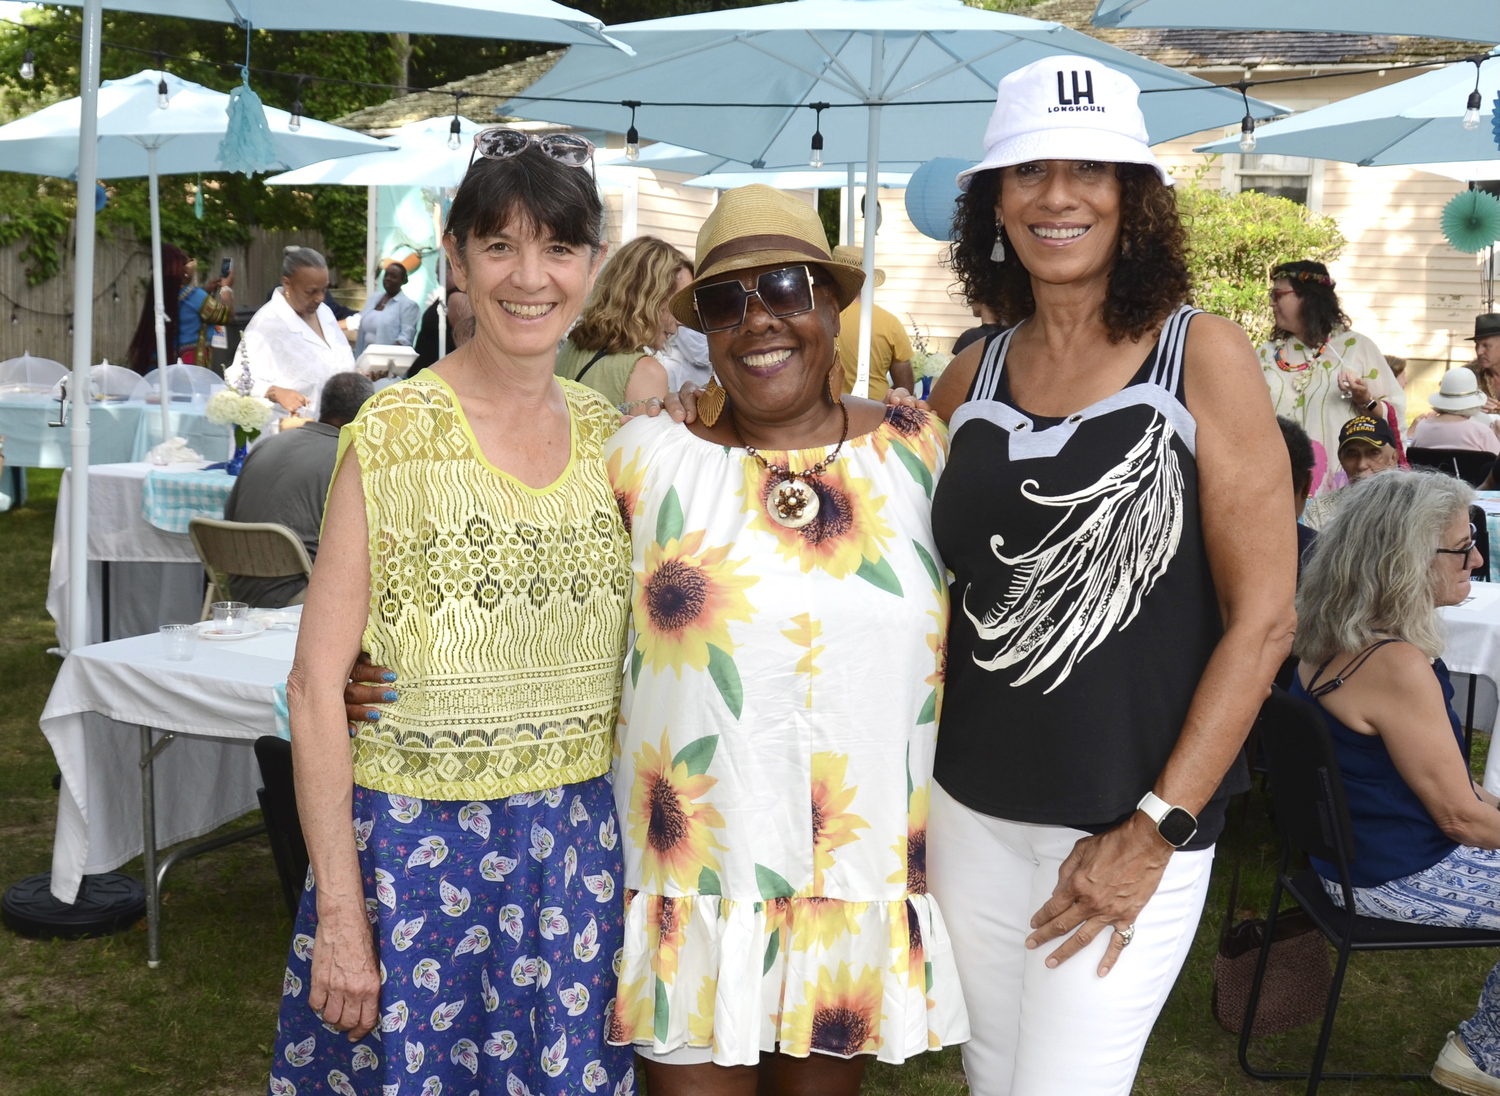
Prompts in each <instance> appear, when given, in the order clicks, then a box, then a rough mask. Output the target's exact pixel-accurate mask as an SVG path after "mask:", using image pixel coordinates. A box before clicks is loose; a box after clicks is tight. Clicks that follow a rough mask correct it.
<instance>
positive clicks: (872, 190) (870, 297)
mask: <svg viewBox="0 0 1500 1096" xmlns="http://www.w3.org/2000/svg"><path fill="white" fill-rule="evenodd" d="M884 60H885V35H884V34H883V33H882V32H880V31H876V32H875V33H874V34H873V35H871V36H870V94H871V95H872V96H873V95H878V94H879V93H880V80H881V76H882V74H883V73H882V70H883V68H884V65H883V62H884ZM867 109H868V111H869V116H870V135H869V138H868V143H867V145H866V159H865V240H864V243H865V254H864V262H863V264H862V265H863V266H864V268H865V284H864V288H863V289H861V290H860V291H859V371H858V372H857V373H855V375H854V389H853V393H852V394H853V395H855V396H867V395H869V394H870V325H871V323H872V322H873V321H874V318H875V218H876V217H877V216H878V215H879V207H878V206H877V204H876V203H877V202H878V201H879V200H880V187H879V185H878V184H879V180H880V173H879V172H880V104H879V103H870V104H869V106H868V108H867Z"/></svg>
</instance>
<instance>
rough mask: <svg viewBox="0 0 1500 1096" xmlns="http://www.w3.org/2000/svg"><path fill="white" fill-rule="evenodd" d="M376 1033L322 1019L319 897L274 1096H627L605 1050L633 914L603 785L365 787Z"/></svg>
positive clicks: (621, 1053) (621, 1054)
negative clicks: (470, 791)
mask: <svg viewBox="0 0 1500 1096" xmlns="http://www.w3.org/2000/svg"><path fill="white" fill-rule="evenodd" d="M354 834H355V844H356V845H357V847H358V849H359V862H360V867H361V869H362V871H363V874H364V881H365V905H366V906H367V907H368V910H369V915H370V922H371V924H373V925H374V926H375V927H376V931H377V932H378V939H377V943H376V950H377V954H378V956H379V959H380V983H381V985H380V1025H379V1026H378V1027H377V1028H376V1029H375V1030H374V1031H372V1032H371V1033H370V1034H369V1035H367V1036H365V1037H364V1038H363V1039H361V1040H360V1041H359V1042H357V1043H351V1042H349V1038H348V1036H347V1035H346V1034H344V1033H343V1032H339V1031H336V1030H335V1029H333V1028H330V1027H327V1026H326V1025H324V1024H323V1023H322V1022H321V1021H319V1019H318V1018H317V1017H316V1016H315V1015H313V1012H312V1009H311V1008H309V1007H308V1004H307V997H308V991H309V987H310V984H311V981H312V949H313V938H314V936H315V935H316V928H317V921H318V916H317V892H316V890H315V889H314V887H313V883H312V874H311V872H309V873H308V883H307V889H306V890H305V891H304V892H303V895H302V906H301V909H300V910H299V911H298V913H297V924H296V927H295V930H294V932H295V935H294V936H293V939H292V951H291V956H290V958H289V959H288V960H287V970H286V977H285V981H284V984H283V987H282V993H283V996H282V1001H281V1015H280V1017H279V1019H278V1021H277V1025H276V1053H275V1058H274V1059H273V1060H272V1063H271V1082H270V1093H271V1096H298V1094H299V1093H300V1094H301V1096H310V1094H312V1093H338V1094H340V1096H472V1094H475V1093H477V1094H479V1096H492V1094H493V1096H500V1094H502V1093H503V1094H504V1096H563V1094H564V1093H567V1094H575V1093H601V1094H603V1096H632V1094H633V1093H634V1090H635V1074H634V1071H633V1069H632V1057H633V1052H632V1051H631V1050H630V1049H629V1048H628V1047H627V1048H621V1047H612V1046H610V1045H609V1044H608V1042H607V1041H606V1038H605V1036H606V1034H607V1027H608V1017H609V1013H610V1010H611V1008H612V1002H613V998H614V995H615V973H616V971H615V968H616V967H617V966H618V964H619V961H620V960H619V956H620V947H621V940H622V937H621V932H622V921H623V913H624V904H623V898H624V896H623V894H621V893H619V892H618V891H617V889H616V888H617V887H618V886H619V885H620V882H621V879H622V869H621V866H620V849H619V834H618V829H617V825H616V822H615V812H614V798H613V793H612V792H611V790H610V785H609V778H608V777H602V776H601V777H599V778H597V779H595V780H589V781H585V782H583V783H579V784H567V785H564V786H562V787H560V788H552V789H550V790H548V791H545V792H532V793H530V794H528V795H516V796H512V797H511V798H509V799H504V800H500V799H497V800H491V801H489V802H484V803H458V802H452V801H447V800H435V799H409V798H407V797H405V796H400V795H387V794H385V793H383V792H374V791H370V790H369V789H368V788H361V787H358V786H356V787H355V789H354Z"/></svg>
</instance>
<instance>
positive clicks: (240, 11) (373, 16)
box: [58, 0, 609, 45]
mask: <svg viewBox="0 0 1500 1096" xmlns="http://www.w3.org/2000/svg"><path fill="white" fill-rule="evenodd" d="M58 2H59V3H62V4H66V5H68V6H69V7H75V8H76V7H82V6H83V0H58ZM104 6H105V7H106V8H108V9H109V10H110V11H133V12H138V13H140V14H141V15H162V16H172V17H175V18H179V19H207V20H210V21H213V22H219V23H236V24H239V25H241V26H243V25H244V24H246V23H249V24H250V25H251V26H252V27H255V28H256V29H257V30H343V31H349V30H358V31H386V32H391V33H400V32H409V33H412V34H458V35H464V36H465V37H470V38H513V39H523V40H525V41H528V42H561V43H564V44H567V45H574V44H577V43H582V42H591V43H596V44H597V43H601V42H608V41H609V39H608V38H606V37H605V35H604V24H603V23H601V22H600V21H599V20H598V19H595V18H594V17H593V16H591V15H587V14H585V13H584V12H581V11H576V10H575V9H573V8H569V7H564V6H563V5H562V4H557V3H554V2H553V0H359V3H358V4H351V3H350V2H349V0H106V3H105V4H104Z"/></svg>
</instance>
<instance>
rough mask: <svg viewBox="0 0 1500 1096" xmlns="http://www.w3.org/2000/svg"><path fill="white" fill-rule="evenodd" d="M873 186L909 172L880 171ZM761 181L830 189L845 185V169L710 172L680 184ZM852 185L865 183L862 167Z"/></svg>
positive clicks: (896, 182) (720, 186)
mask: <svg viewBox="0 0 1500 1096" xmlns="http://www.w3.org/2000/svg"><path fill="white" fill-rule="evenodd" d="M875 178H876V180H877V181H876V184H875V185H876V186H878V187H880V188H882V189H889V188H896V189H900V188H901V187H904V186H905V185H906V184H907V183H908V182H910V181H911V172H910V171H882V172H880V173H879V174H878V175H877V176H876V177H875ZM751 183H762V184H764V185H765V186H769V187H775V188H776V189H777V190H834V189H836V188H839V187H846V186H848V185H849V175H848V173H847V172H845V171H828V170H823V171H815V170H813V169H812V168H804V169H802V170H801V171H714V172H710V173H709V174H707V175H700V176H698V177H697V178H696V179H689V180H688V181H687V182H685V183H683V184H682V185H683V186H692V187H702V188H704V189H705V190H732V189H733V188H735V187H737V186H749V185H750V184H751ZM854 185H855V186H864V185H865V172H864V168H860V170H859V171H857V172H855V173H854Z"/></svg>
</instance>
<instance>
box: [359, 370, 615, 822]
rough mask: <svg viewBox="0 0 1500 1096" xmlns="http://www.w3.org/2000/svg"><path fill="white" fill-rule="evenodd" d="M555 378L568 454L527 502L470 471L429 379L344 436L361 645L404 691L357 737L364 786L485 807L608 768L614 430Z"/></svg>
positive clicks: (449, 395)
mask: <svg viewBox="0 0 1500 1096" xmlns="http://www.w3.org/2000/svg"><path fill="white" fill-rule="evenodd" d="M559 383H560V384H561V385H562V387H563V392H564V394H565V395H566V397H567V402H568V411H569V415H570V418H571V430H572V452H571V459H570V461H569V463H568V466H567V468H566V469H565V470H564V471H563V473H562V475H561V476H559V477H558V478H557V480H556V481H555V482H554V483H552V484H551V485H550V486H548V487H545V488H542V489H540V490H533V489H532V488H530V487H527V486H526V485H525V484H523V483H521V482H520V481H519V480H517V479H514V478H512V477H511V476H508V475H506V474H505V473H504V472H502V471H500V470H499V469H497V468H495V467H494V466H493V465H491V464H489V463H488V462H487V461H486V460H485V459H484V457H483V456H482V455H481V454H480V451H479V445H478V443H477V442H476V441H475V438H474V434H473V432H472V431H471V430H470V428H469V424H468V421H467V420H466V419H465V418H464V414H463V410H462V408H461V407H460V406H459V404H458V401H457V399H456V398H455V396H454V394H453V390H452V389H451V388H449V387H448V385H447V384H446V383H445V382H444V381H442V380H441V379H440V378H438V377H437V376H435V375H434V374H433V373H432V372H431V371H430V370H423V371H422V373H420V374H419V375H418V376H417V377H416V378H414V379H412V380H409V381H406V382H403V383H399V384H394V385H392V386H390V387H389V388H386V389H384V390H382V391H380V392H378V393H376V395H375V396H374V397H373V398H372V399H371V400H370V401H369V402H368V403H367V404H366V405H365V407H364V409H363V410H362V411H361V412H360V414H359V417H358V418H356V419H355V420H354V422H352V423H351V424H349V425H348V426H346V427H345V428H344V429H343V431H342V434H341V436H340V438H339V460H340V461H341V462H342V460H343V458H344V453H345V452H346V451H347V450H348V449H349V448H350V447H351V446H352V447H353V449H354V451H355V453H356V454H357V455H358V457H359V466H360V472H361V477H362V479H363V483H364V493H365V512H366V515H367V517H368V519H369V523H370V617H369V623H368V624H366V626H365V633H364V649H365V650H367V651H369V652H370V657H371V658H372V659H373V660H374V661H375V664H376V665H380V666H388V667H390V668H391V669H392V670H394V671H395V672H396V675H397V679H396V689H397V691H398V693H399V695H400V699H398V700H397V701H395V702H394V703H391V704H387V705H383V706H382V713H383V714H382V715H381V717H380V721H379V722H378V723H366V724H361V725H360V727H361V729H360V731H359V734H358V737H356V738H355V740H354V743H353V748H354V779H355V782H356V783H358V784H360V785H362V786H364V787H367V788H372V789H374V790H376V791H383V792H391V793H395V794H399V795H409V796H420V797H422V798H426V799H450V800H478V799H499V798H503V797H506V796H510V795H516V794H518V793H521V792H531V791H539V790H541V789H544V788H552V787H556V786H557V785H559V784H568V783H573V782H576V781H580V780H587V779H591V778H593V777H596V776H599V775H601V774H603V773H605V772H607V771H608V769H609V765H610V760H611V754H612V747H613V740H612V738H611V735H612V732H613V729H614V724H615V714H616V711H617V709H618V707H619V699H620V687H621V682H622V680H623V679H622V673H621V665H622V651H623V649H624V644H625V620H626V610H627V599H628V598H629V594H630V582H631V571H630V544H629V541H628V540H627V538H626V536H625V529H624V526H623V525H622V524H621V520H620V510H619V506H618V504H617V503H616V501H615V495H614V491H613V489H612V488H611V486H610V482H609V477H608V476H607V474H606V472H605V467H604V459H603V457H602V452H601V450H602V446H603V443H604V441H605V440H606V439H607V438H608V437H609V436H610V435H611V434H612V433H613V432H614V430H615V427H616V425H617V424H618V421H619V420H618V415H617V413H616V412H615V410H614V408H612V407H610V406H609V405H608V404H607V403H606V402H605V401H604V399H603V398H602V397H600V396H599V395H598V394H597V393H595V392H592V391H590V390H589V389H587V388H585V387H583V386H582V385H578V384H574V383H573V382H571V381H560V382H559Z"/></svg>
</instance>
